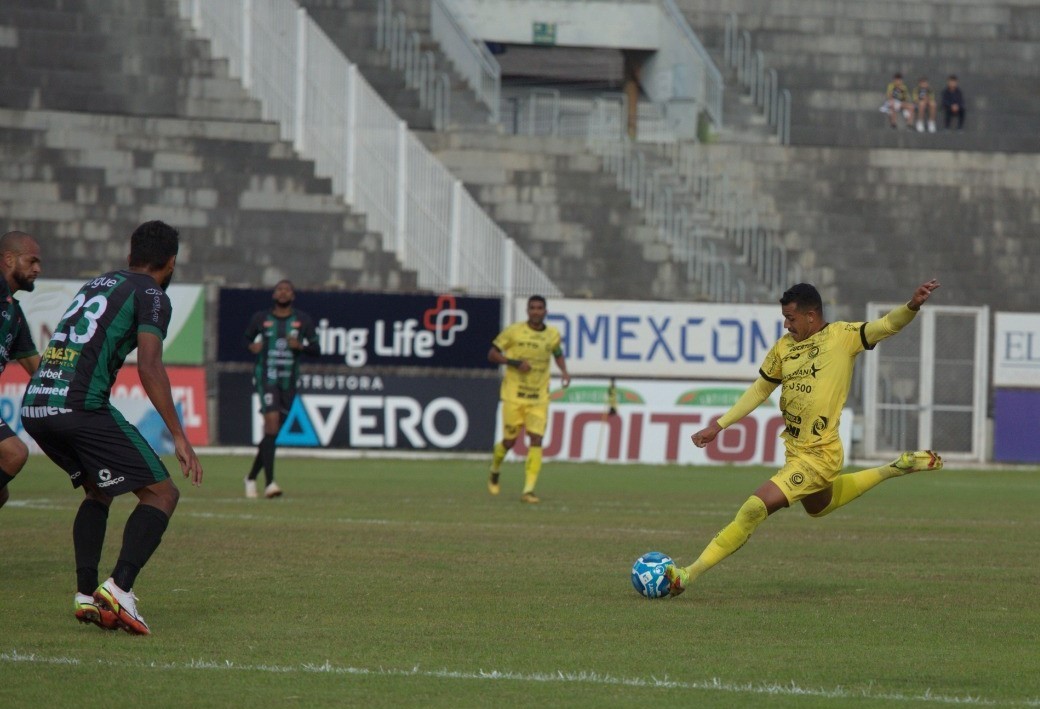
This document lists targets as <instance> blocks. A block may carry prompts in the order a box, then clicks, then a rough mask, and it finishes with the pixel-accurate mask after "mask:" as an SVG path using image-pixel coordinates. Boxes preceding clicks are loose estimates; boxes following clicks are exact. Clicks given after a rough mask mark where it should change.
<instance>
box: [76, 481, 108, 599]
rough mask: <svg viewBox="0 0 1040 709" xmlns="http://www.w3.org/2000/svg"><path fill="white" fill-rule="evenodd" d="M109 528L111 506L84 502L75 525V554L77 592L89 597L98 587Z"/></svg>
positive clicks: (90, 500)
mask: <svg viewBox="0 0 1040 709" xmlns="http://www.w3.org/2000/svg"><path fill="white" fill-rule="evenodd" d="M107 526H108V506H107V505H103V504H101V503H100V502H98V501H97V500H92V499H90V498H89V497H88V498H87V499H85V500H83V502H82V504H80V506H79V512H77V513H76V519H75V521H73V523H72V547H73V549H75V552H76V590H77V591H79V592H80V593H82V594H85V595H87V596H89V595H90V594H92V593H94V589H96V588H97V587H98V564H99V563H100V562H101V547H103V546H104V545H105V529H106V528H107Z"/></svg>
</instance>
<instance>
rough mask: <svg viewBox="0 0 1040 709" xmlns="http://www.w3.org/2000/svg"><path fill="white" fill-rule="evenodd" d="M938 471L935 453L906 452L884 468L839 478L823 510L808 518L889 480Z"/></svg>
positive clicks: (821, 515) (835, 480)
mask: <svg viewBox="0 0 1040 709" xmlns="http://www.w3.org/2000/svg"><path fill="white" fill-rule="evenodd" d="M942 467H943V459H942V456H941V455H939V454H938V453H936V452H935V451H907V452H905V453H903V454H902V455H900V456H899V457H898V458H896V459H895V460H893V461H892V462H891V463H889V464H888V465H882V466H880V467H877V468H868V469H867V470H860V471H858V472H855V473H846V474H844V475H839V476H838V477H836V478H835V479H834V483H833V485H831V500H830V502H829V503H828V504H827V506H826V507H824V508H823V509H822V510H819V511H810V512H809V514H810V515H812V516H813V517H823V516H824V515H828V514H830V513H831V512H833V511H834V510H836V509H838V508H839V507H844V506H845V505H847V504H849V503H850V502H852V501H853V500H855V499H856V498H857V497H859V496H860V495H862V494H863V493H865V492H866V491H868V490H870V489H871V488H873V487H875V486H876V485H880V484H881V483H883V482H884V481H886V480H888V479H890V478H898V477H901V476H903V475H909V474H910V473H916V472H918V471H920V470H941V469H942ZM803 502H804V501H803ZM807 509H808V508H807Z"/></svg>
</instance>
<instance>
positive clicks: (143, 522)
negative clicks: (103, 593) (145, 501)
mask: <svg viewBox="0 0 1040 709" xmlns="http://www.w3.org/2000/svg"><path fill="white" fill-rule="evenodd" d="M169 523H170V518H169V517H168V516H167V515H166V513H165V512H163V511H162V510H160V509H159V508H158V507H152V506H151V505H138V506H137V507H135V508H134V511H133V512H131V513H130V517H129V518H127V520H126V526H125V527H123V548H122V549H120V550H119V561H118V562H116V568H115V570H114V571H113V572H112V580H113V581H115V582H116V585H117V586H119V588H121V589H123V590H124V591H129V590H130V589H132V588H133V587H134V581H136V580H137V574H138V573H140V571H141V567H143V566H144V565H145V563H147V561H148V559H149V558H151V556H152V553H153V552H154V551H155V550H156V549H157V548H158V547H159V542H161V541H162V535H163V532H165V531H166V526H167V525H168V524H169Z"/></svg>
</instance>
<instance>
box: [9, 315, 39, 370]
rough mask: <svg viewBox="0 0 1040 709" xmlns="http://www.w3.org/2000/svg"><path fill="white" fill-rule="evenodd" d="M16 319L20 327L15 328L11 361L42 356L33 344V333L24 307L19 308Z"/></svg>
mask: <svg viewBox="0 0 1040 709" xmlns="http://www.w3.org/2000/svg"><path fill="white" fill-rule="evenodd" d="M15 317H16V318H17V322H18V325H17V327H15V331H14V337H13V338H12V340H11V347H10V351H11V359H12V360H14V359H24V358H25V357H32V356H33V355H36V354H40V353H39V351H38V350H37V349H36V344H35V343H34V342H33V339H32V332H30V331H29V321H27V320H26V319H25V313H23V312H22V306H20V305H19V306H17V309H16V311H15Z"/></svg>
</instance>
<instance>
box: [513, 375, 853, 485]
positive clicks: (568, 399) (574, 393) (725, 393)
mask: <svg viewBox="0 0 1040 709" xmlns="http://www.w3.org/2000/svg"><path fill="white" fill-rule="evenodd" d="M747 386H748V384H747V382H682V381H647V380H634V379H617V380H615V382H614V392H615V394H614V397H611V396H610V387H611V382H610V380H607V379H602V380H597V379H591V380H588V379H581V380H576V381H574V382H573V383H572V384H571V386H570V387H569V388H567V389H561V388H560V387H559V384H558V382H555V381H554V382H553V385H552V403H551V404H550V406H549V427H548V430H547V431H546V435H545V438H544V440H543V443H542V456H543V457H544V458H545V459H552V460H568V461H599V462H605V463H687V464H702V465H703V464H712V465H719V464H727V463H748V464H750V463H755V464H763V465H777V466H778V467H779V465H781V464H782V462H783V460H784V442H783V440H782V439H781V438H780V434H781V433H783V431H784V425H785V424H784V419H783V416H781V415H780V410H779V407H778V406H777V403H776V402H777V398H778V397H779V396H780V393H779V389H777V390H776V391H774V392H773V394H772V396H771V398H770V399H769V400H767V401H766V402H765V403H763V404H762V405H761V406H759V407H758V408H757V409H756V410H755V411H753V412H751V413H750V414H749V415H748V416H746V417H744V419H742V420H741V421H739V422H737V423H736V424H734V425H732V426H730V427H729V428H727V429H726V430H725V431H723V432H722V433H721V434H720V435H719V436H718V438H716V439H715V441H714V442H713V443H712V444H711V445H709V446H708V447H706V448H697V447H696V446H694V445H693V442H692V441H691V440H690V436H691V435H692V434H693V433H695V432H696V431H698V430H700V429H701V428H703V427H704V426H706V425H707V423H708V421H709V420H710V419H711V418H712V417H716V416H719V415H721V414H723V413H725V412H726V411H727V410H728V409H729V408H730V407H731V406H732V405H733V403H734V402H736V400H737V399H738V398H739V397H740V395H741V394H743V393H744V390H745V389H747ZM612 400H616V402H617V403H616V405H615V406H613V407H611V405H610V404H611V401H612ZM612 408H613V412H612V410H611V409H612ZM499 421H501V410H499ZM499 425H501V424H499ZM496 430H498V429H496ZM838 434H839V436H840V437H841V439H842V442H843V443H844V445H845V449H846V451H848V448H849V445H850V444H851V441H852V411H851V410H850V409H845V410H844V411H843V412H842V416H841V422H840V425H839V428H838ZM513 452H514V454H515V455H517V456H520V457H523V456H525V455H527V446H526V440H525V439H523V438H521V439H519V440H518V441H517V444H516V446H515V447H514V448H513ZM510 459H512V458H509V459H507V460H510Z"/></svg>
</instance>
